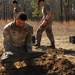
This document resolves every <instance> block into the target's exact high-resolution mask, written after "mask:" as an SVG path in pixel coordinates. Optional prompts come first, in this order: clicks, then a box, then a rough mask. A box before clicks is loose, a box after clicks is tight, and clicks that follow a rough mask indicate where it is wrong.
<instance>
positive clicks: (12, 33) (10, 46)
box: [1, 21, 33, 68]
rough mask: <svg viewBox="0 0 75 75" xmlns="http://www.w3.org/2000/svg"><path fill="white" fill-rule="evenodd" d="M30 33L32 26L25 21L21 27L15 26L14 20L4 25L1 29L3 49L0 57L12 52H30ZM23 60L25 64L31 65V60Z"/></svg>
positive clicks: (3, 57)
mask: <svg viewBox="0 0 75 75" xmlns="http://www.w3.org/2000/svg"><path fill="white" fill-rule="evenodd" d="M32 33H33V27H32V26H30V25H29V24H28V23H25V25H24V26H23V27H17V26H16V25H15V21H13V22H11V23H9V24H8V25H6V26H5V27H4V30H3V36H4V49H5V50H4V53H3V55H2V58H1V59H5V57H6V56H9V55H10V54H12V53H13V54H20V53H24V52H32ZM25 61H26V64H27V65H32V64H31V63H32V60H25ZM10 66H11V65H10ZM8 68H9V67H8Z"/></svg>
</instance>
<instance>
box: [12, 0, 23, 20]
mask: <svg viewBox="0 0 75 75" xmlns="http://www.w3.org/2000/svg"><path fill="white" fill-rule="evenodd" d="M11 5H12V6H13V18H14V19H15V18H16V15H17V14H18V13H19V12H21V11H23V9H22V8H21V6H20V5H19V4H18V2H17V1H16V0H13V1H12V2H11Z"/></svg>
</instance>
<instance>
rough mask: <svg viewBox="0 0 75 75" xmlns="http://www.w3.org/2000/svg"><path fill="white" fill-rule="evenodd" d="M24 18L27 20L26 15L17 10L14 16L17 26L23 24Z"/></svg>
mask: <svg viewBox="0 0 75 75" xmlns="http://www.w3.org/2000/svg"><path fill="white" fill-rule="evenodd" d="M26 20H27V15H26V14H25V12H19V13H18V14H17V16H16V18H15V21H16V25H17V26H19V27H22V26H24V24H25V21H26Z"/></svg>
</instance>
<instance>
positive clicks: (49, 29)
mask: <svg viewBox="0 0 75 75" xmlns="http://www.w3.org/2000/svg"><path fill="white" fill-rule="evenodd" d="M51 24H52V23H50V24H49V25H48V24H47V25H41V26H40V27H39V28H38V30H37V44H38V45H40V42H41V37H42V33H43V31H46V34H47V37H48V38H49V40H50V42H51V43H55V41H54V36H53V32H52V27H51Z"/></svg>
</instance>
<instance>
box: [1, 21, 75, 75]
mask: <svg viewBox="0 0 75 75" xmlns="http://www.w3.org/2000/svg"><path fill="white" fill-rule="evenodd" d="M1 23H2V22H1ZM30 23H31V24H32V25H33V27H34V31H35V30H36V28H37V27H38V23H37V22H30ZM5 24H7V22H5V21H4V23H2V25H1V26H0V34H1V35H0V55H1V54H2V51H3V44H2V42H3V38H2V29H3V27H4V25H5ZM34 24H35V25H34ZM74 24H75V22H73V21H72V22H68V23H66V22H64V23H58V22H54V23H53V25H52V28H53V34H54V39H55V45H56V49H55V51H53V50H51V49H48V48H47V47H46V46H49V45H50V42H49V39H48V38H47V36H46V33H45V32H44V33H43V36H42V40H41V48H36V47H35V46H33V50H34V51H44V52H46V53H47V56H46V58H45V57H44V56H43V58H39V59H38V61H39V62H40V63H41V61H42V62H43V63H42V64H45V65H46V67H45V68H49V66H48V65H47V64H46V63H48V61H49V60H48V59H47V57H48V55H49V56H51V55H54V54H55V55H56V56H57V59H60V58H62V59H63V58H64V59H68V60H70V62H71V63H72V64H74V65H75V44H72V43H70V42H69V36H75V25H74ZM48 52H50V53H48ZM44 59H45V60H46V59H47V60H48V61H45V62H44V61H43V60H44ZM60 60H61V59H60ZM58 61H59V60H58ZM64 61H65V60H64ZM39 62H37V64H39ZM61 62H62V60H61ZM59 63H60V61H59ZM54 65H56V64H54ZM59 65H61V64H59ZM47 66H48V67H47ZM55 68H57V67H55ZM60 68H61V67H60ZM60 68H59V69H60ZM74 68H75V67H74ZM46 70H47V69H46ZM50 71H51V70H48V72H47V73H45V74H38V75H75V73H73V74H70V73H68V72H67V74H66V73H65V74H64V73H62V74H60V73H59V74H58V72H57V74H55V73H54V68H53V69H52V71H53V73H52V71H51V72H50ZM74 71H75V70H74ZM19 75H20V74H19ZM27 75H29V74H27ZM31 75H35V74H31ZM36 75H37V74H36Z"/></svg>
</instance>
